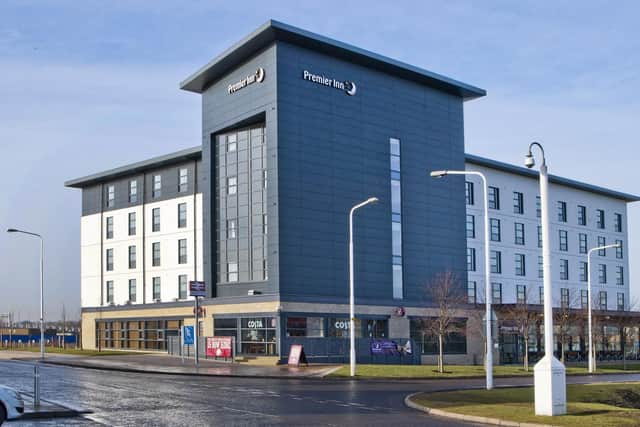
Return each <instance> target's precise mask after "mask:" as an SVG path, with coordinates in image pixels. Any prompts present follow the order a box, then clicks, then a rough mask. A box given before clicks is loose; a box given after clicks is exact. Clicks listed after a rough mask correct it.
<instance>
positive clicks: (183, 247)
mask: <svg viewBox="0 0 640 427" xmlns="http://www.w3.org/2000/svg"><path fill="white" fill-rule="evenodd" d="M186 263H187V239H179V240H178V264H186Z"/></svg>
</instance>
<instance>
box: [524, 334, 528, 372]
mask: <svg viewBox="0 0 640 427" xmlns="http://www.w3.org/2000/svg"><path fill="white" fill-rule="evenodd" d="M524 370H525V371H527V372H529V338H528V337H525V339H524Z"/></svg>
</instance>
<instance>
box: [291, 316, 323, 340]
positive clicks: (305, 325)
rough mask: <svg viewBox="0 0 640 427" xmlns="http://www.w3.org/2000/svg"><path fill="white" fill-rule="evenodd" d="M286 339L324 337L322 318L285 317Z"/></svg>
mask: <svg viewBox="0 0 640 427" xmlns="http://www.w3.org/2000/svg"><path fill="white" fill-rule="evenodd" d="M287 336H288V337H309V338H321V337H325V336H326V333H325V318H324V317H287Z"/></svg>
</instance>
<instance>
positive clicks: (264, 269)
mask: <svg viewBox="0 0 640 427" xmlns="http://www.w3.org/2000/svg"><path fill="white" fill-rule="evenodd" d="M268 278H269V269H268V267H267V259H266V258H265V259H263V260H262V279H263V280H267V279H268Z"/></svg>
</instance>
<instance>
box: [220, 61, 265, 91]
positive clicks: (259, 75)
mask: <svg viewBox="0 0 640 427" xmlns="http://www.w3.org/2000/svg"><path fill="white" fill-rule="evenodd" d="M263 81H264V68H262V67H260V68H258V69H257V70H256V72H255V73H253V74H249V75H248V76H247V77H245V78H244V79H242V80H240V81H238V82H236V83H232V84H230V85H229V86H228V87H227V92H229V94H232V93H235V92H237V91H239V90H240V89H243V88H245V87H247V86H249V85H251V84H254V83H262V82H263Z"/></svg>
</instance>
